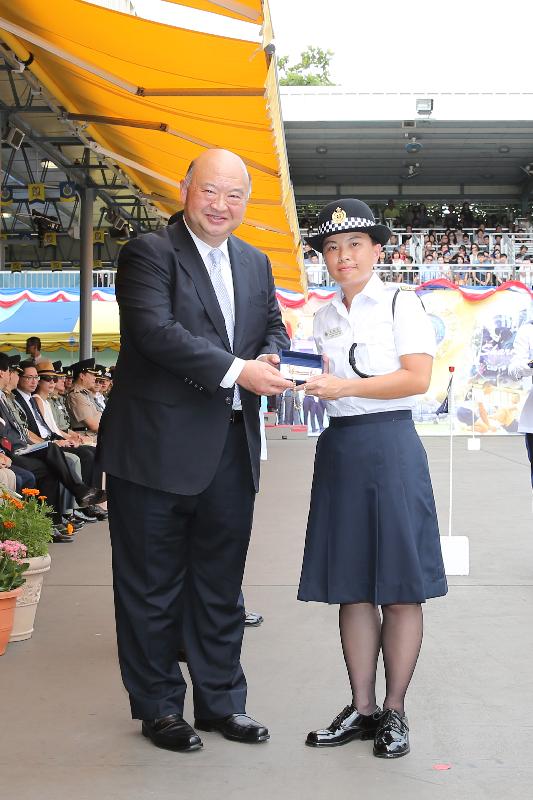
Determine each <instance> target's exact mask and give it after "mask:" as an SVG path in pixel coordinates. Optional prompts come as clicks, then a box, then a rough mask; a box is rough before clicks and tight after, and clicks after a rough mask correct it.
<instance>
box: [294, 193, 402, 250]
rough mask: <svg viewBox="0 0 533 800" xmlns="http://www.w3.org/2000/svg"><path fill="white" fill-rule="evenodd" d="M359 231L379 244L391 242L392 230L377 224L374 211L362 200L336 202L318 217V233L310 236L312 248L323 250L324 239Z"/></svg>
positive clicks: (326, 207) (330, 204)
mask: <svg viewBox="0 0 533 800" xmlns="http://www.w3.org/2000/svg"><path fill="white" fill-rule="evenodd" d="M349 231H359V232H360V233H368V235H369V236H371V237H372V239H374V240H375V241H376V242H379V244H386V243H387V242H388V241H389V238H390V235H391V230H390V228H388V227H387V226H386V225H380V224H379V223H376V219H375V217H374V214H373V213H372V209H370V208H369V207H368V206H367V204H366V203H363V201H362V200H354V199H347V200H335V201H334V202H333V203H328V205H327V206H324V208H323V209H322V211H321V212H320V214H319V215H318V233H317V234H316V235H315V236H308V237H307V241H308V242H309V244H310V245H311V247H316V249H317V250H320V251H321V250H322V247H323V244H324V239H326V238H327V237H328V236H332V235H333V234H335V233H348V232H349Z"/></svg>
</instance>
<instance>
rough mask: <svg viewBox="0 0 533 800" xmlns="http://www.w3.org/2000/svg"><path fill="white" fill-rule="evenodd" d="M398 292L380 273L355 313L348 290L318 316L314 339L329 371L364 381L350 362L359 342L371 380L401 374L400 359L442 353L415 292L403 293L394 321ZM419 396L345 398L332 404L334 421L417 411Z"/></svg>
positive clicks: (359, 360) (361, 363)
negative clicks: (347, 298) (346, 299)
mask: <svg viewBox="0 0 533 800" xmlns="http://www.w3.org/2000/svg"><path fill="white" fill-rule="evenodd" d="M397 289H398V287H397V286H395V285H391V284H384V283H382V281H381V280H380V278H379V277H378V275H377V274H376V273H374V274H373V275H372V277H371V278H370V280H369V281H368V283H367V284H366V286H365V287H364V289H363V290H362V291H361V292H360V293H359V294H357V295H356V296H355V297H354V299H353V300H352V304H351V306H350V311H348V309H347V308H346V306H345V305H344V303H343V302H342V297H343V295H342V291H341V290H340V288H339V289H338V291H337V295H336V297H335V298H334V299H333V300H332V301H331V303H329V304H328V305H327V306H325V307H324V308H321V309H320V311H318V312H317V314H316V316H315V319H314V329H313V334H314V337H315V342H316V346H317V349H318V352H319V353H323V354H325V355H327V356H328V357H329V370H330V372H331V373H333V374H334V375H337V377H339V378H353V379H356V380H364V378H359V376H358V375H356V374H355V373H354V371H353V370H352V368H351V366H350V362H349V360H348V356H349V352H350V347H351V346H352V344H353V343H354V342H357V348H356V350H355V362H356V364H357V368H358V369H359V370H360V371H361V372H364V373H366V374H367V375H386V374H388V373H390V372H395V371H396V370H397V369H400V367H401V363H400V356H404V355H408V354H411V353H428V354H429V355H430V356H434V355H435V352H436V349H437V347H436V342H435V333H434V330H433V325H432V324H431V320H430V319H429V317H428V315H427V314H426V312H425V311H424V308H423V306H422V303H421V302H420V300H419V298H418V297H417V296H416V294H415V292H414V291H401V292H400V293H399V294H398V297H397V299H396V307H395V311H394V322H393V318H392V299H393V297H394V294H395V292H396V291H397ZM415 402H416V396H411V397H401V398H398V399H392V400H375V399H368V398H364V397H343V398H341V399H340V400H328V401H327V403H326V408H327V412H328V414H329V416H330V417H344V416H346V417H347V416H352V415H354V414H372V413H376V412H379V411H396V410H398V409H412V408H413V407H414V405H415Z"/></svg>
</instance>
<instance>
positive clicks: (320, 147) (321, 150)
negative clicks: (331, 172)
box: [316, 144, 328, 156]
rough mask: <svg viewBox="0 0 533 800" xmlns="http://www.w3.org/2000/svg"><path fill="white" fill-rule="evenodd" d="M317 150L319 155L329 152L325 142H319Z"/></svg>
mask: <svg viewBox="0 0 533 800" xmlns="http://www.w3.org/2000/svg"><path fill="white" fill-rule="evenodd" d="M316 151H317V153H318V154H319V155H321V156H324V155H325V154H326V153H327V152H328V148H327V147H326V146H325V145H323V144H319V145H318V147H317V148H316Z"/></svg>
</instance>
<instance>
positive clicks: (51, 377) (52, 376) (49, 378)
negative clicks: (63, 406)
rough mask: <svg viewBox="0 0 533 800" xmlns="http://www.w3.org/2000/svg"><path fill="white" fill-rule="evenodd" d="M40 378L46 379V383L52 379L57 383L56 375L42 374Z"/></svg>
mask: <svg viewBox="0 0 533 800" xmlns="http://www.w3.org/2000/svg"><path fill="white" fill-rule="evenodd" d="M39 380H41V381H45V382H46V383H51V382H52V381H53V382H54V383H57V378H56V377H55V375H40V376H39Z"/></svg>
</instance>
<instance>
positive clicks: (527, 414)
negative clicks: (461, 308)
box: [507, 322, 533, 433]
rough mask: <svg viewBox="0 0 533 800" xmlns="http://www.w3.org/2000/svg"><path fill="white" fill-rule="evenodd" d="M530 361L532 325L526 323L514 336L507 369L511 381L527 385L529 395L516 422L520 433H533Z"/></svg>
mask: <svg viewBox="0 0 533 800" xmlns="http://www.w3.org/2000/svg"><path fill="white" fill-rule="evenodd" d="M530 361H533V324H532V323H531V322H526V323H525V324H524V325H522V326H521V327H520V328H519V330H518V333H517V334H516V336H515V340H514V345H513V355H512V357H511V361H510V363H509V366H508V368H507V371H508V373H509V375H510V376H511V378H512V379H513V380H515V381H519V380H520V379H521V378H522V379H524V380H523V385H524V384H525V383H527V386H526V387H525V388H528V389H529V394H528V396H527V398H526V402H525V403H524V407H523V409H522V413H521V414H520V419H519V420H518V430H519V432H520V433H533V388H532V386H531V376H532V375H533V369H531V367H530V366H529V362H530Z"/></svg>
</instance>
